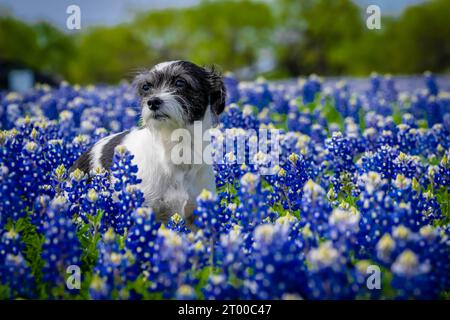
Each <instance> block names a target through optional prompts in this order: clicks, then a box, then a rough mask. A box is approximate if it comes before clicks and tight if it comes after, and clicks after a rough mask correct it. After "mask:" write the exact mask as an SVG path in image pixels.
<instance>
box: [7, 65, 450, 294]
mask: <svg viewBox="0 0 450 320" xmlns="http://www.w3.org/2000/svg"><path fill="white" fill-rule="evenodd" d="M416 80H418V81H416ZM369 81H370V83H369V89H368V90H367V89H366V87H367V86H365V85H363V82H361V81H348V82H343V81H337V82H336V81H334V80H331V79H330V80H327V86H326V87H324V86H323V85H322V81H321V80H320V79H319V78H317V77H316V76H311V77H310V78H309V79H306V80H300V81H286V82H278V83H273V82H268V81H266V80H264V79H259V80H258V81H254V82H245V83H244V82H239V81H238V80H237V78H236V77H234V76H233V75H227V76H226V77H225V83H226V86H227V91H228V95H227V103H226V104H227V106H226V111H225V112H224V113H223V114H222V115H221V116H220V124H219V126H218V127H217V128H216V129H215V132H216V133H220V135H219V134H218V135H217V136H214V137H213V139H212V147H213V149H214V150H213V151H214V152H213V155H214V156H215V158H214V170H215V175H216V187H217V188H216V190H210V191H206V190H205V191H203V192H202V193H201V194H200V196H199V198H198V201H197V208H196V209H195V210H194V217H195V222H194V224H193V225H190V224H189V223H187V221H185V220H184V219H183V218H182V217H181V215H180V214H182V213H181V212H180V213H179V214H174V215H173V216H172V217H171V218H170V219H169V221H168V222H167V224H166V225H161V223H160V222H159V221H158V220H157V217H156V215H155V214H154V213H153V212H152V211H151V209H150V208H144V207H143V206H144V197H143V194H142V192H141V191H140V190H139V183H140V181H139V179H138V177H137V170H138V169H137V166H136V165H135V164H134V163H133V156H132V155H131V154H130V153H129V152H128V151H127V150H125V148H123V147H120V146H119V147H118V148H117V149H116V150H115V154H114V160H113V164H112V168H111V170H104V169H100V168H96V169H95V170H93V172H90V173H89V174H88V175H85V174H84V173H82V172H81V171H79V170H75V171H73V172H69V170H68V168H70V167H71V166H72V164H73V162H74V161H75V160H76V159H77V158H78V157H79V156H80V155H81V154H82V153H83V152H85V151H86V150H87V149H88V148H89V147H90V146H92V144H93V143H95V141H98V140H99V139H101V138H102V137H105V136H106V135H107V134H109V133H110V132H113V133H114V132H119V131H121V130H125V129H129V128H130V127H132V126H135V125H136V123H137V120H138V117H139V102H138V99H137V97H136V96H135V94H134V92H133V89H132V87H131V86H130V85H129V84H126V83H121V84H120V85H118V86H114V87H112V86H86V87H81V86H76V85H75V86H72V85H69V84H68V83H61V84H60V85H59V86H56V87H54V88H50V87H48V86H45V85H44V86H41V85H38V86H36V87H35V88H34V89H33V90H30V91H29V92H27V93H26V94H19V93H11V92H1V93H0V128H1V129H2V130H3V131H1V132H0V184H1V188H0V199H1V201H0V211H1V214H0V294H3V296H4V297H5V298H12V299H14V298H40V297H48V298H67V297H74V298H85V297H88V296H89V297H90V298H92V299H150V298H177V299H197V298H206V299H274V298H275V299H290V298H295V299H298V298H300V299H303V298H304V299H353V298H363V299H365V298H372V299H386V298H388V299H390V298H396V299H411V298H413V299H436V298H442V297H445V295H443V293H445V292H447V291H448V290H449V288H450V280H449V277H448V274H449V273H450V270H449V268H450V263H449V254H448V249H449V246H450V243H449V239H448V234H449V226H448V208H449V206H448V203H447V202H448V193H449V192H450V189H449V186H450V183H449V181H450V173H449V165H448V162H449V161H448V159H449V149H450V131H449V130H450V125H449V124H450V121H449V119H450V98H449V95H448V92H446V90H447V89H446V88H447V86H446V84H445V79H444V80H442V81H443V82H442V83H443V85H441V82H440V83H439V86H438V84H437V81H436V78H435V77H434V76H432V75H431V74H428V73H427V74H425V76H424V78H419V79H414V78H408V79H407V80H406V84H408V86H407V87H408V89H407V91H405V92H399V91H398V90H397V88H402V87H405V86H404V85H403V84H400V81H403V80H398V79H397V78H394V77H390V76H386V77H380V76H378V75H373V76H372V77H371V79H370V80H369ZM420 83H422V84H423V85H424V87H423V88H420V87H418V86H417V85H418V84H420ZM409 87H411V88H409ZM365 90H367V91H365ZM259 129H269V131H270V130H274V129H279V131H278V134H275V131H270V133H269V137H268V139H271V138H274V141H276V142H279V147H276V146H270V147H269V148H268V149H267V150H259V152H253V153H252V152H250V151H252V150H250V145H251V144H257V143H258V142H259V139H262V138H264V135H263V134H262V133H261V132H263V131H260V130H259ZM241 140H243V141H244V142H245V144H244V150H243V151H244V152H238V151H240V150H238V148H239V142H241ZM223 144H229V145H228V146H232V147H233V148H231V149H230V150H226V151H225V152H221V151H222V150H223V148H222V149H221V145H223ZM275 165H277V166H275ZM268 169H270V170H268ZM189 222H190V221H189ZM73 264H75V265H78V266H80V267H81V268H82V271H83V274H87V275H88V276H87V277H86V278H83V277H82V279H83V281H84V282H83V284H82V289H81V290H80V291H79V290H69V289H68V288H67V286H66V284H65V280H66V277H67V275H68V274H67V273H66V268H67V267H68V266H69V265H73ZM371 265H377V266H379V267H380V268H381V269H382V272H383V279H384V282H383V285H382V289H381V290H368V288H367V287H366V280H367V270H368V267H369V266H371ZM69 293H70V294H71V295H70V296H69V295H68V294H69ZM3 296H2V297H3Z"/></svg>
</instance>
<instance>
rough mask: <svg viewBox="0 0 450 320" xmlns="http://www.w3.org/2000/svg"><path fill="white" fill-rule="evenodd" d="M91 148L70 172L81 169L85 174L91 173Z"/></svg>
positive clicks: (75, 163) (74, 164)
mask: <svg viewBox="0 0 450 320" xmlns="http://www.w3.org/2000/svg"><path fill="white" fill-rule="evenodd" d="M91 150H92V147H90V148H89V149H88V150H87V151H86V152H85V153H83V154H82V155H81V156H80V157H79V158H78V159H77V160H76V161H75V162H74V163H73V165H72V166H71V167H70V170H69V172H73V171H75V169H80V170H81V171H83V172H84V173H85V174H89V172H90V171H91Z"/></svg>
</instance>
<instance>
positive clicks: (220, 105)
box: [207, 67, 227, 116]
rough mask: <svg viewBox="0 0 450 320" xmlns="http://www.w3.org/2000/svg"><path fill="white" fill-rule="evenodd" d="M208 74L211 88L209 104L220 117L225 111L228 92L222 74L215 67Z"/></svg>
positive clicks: (208, 70)
mask: <svg viewBox="0 0 450 320" xmlns="http://www.w3.org/2000/svg"><path fill="white" fill-rule="evenodd" d="M207 72H208V73H209V76H208V77H209V83H210V88H211V91H210V94H209V104H210V105H211V110H212V112H214V114H215V115H217V116H218V115H219V114H221V113H222V112H223V110H224V109H225V98H226V94H227V92H226V88H225V84H224V82H223V77H222V74H221V73H220V72H218V71H217V70H216V69H215V68H214V67H211V68H209V69H207Z"/></svg>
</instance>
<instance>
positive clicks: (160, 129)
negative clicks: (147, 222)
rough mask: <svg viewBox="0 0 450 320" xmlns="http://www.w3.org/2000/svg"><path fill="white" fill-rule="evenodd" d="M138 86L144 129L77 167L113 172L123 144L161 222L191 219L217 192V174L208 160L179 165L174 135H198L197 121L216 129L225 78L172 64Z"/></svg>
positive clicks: (103, 143) (104, 143)
mask: <svg viewBox="0 0 450 320" xmlns="http://www.w3.org/2000/svg"><path fill="white" fill-rule="evenodd" d="M134 87H135V88H136V90H137V92H138V94H139V98H140V104H141V109H142V114H141V116H142V123H143V126H142V127H141V128H134V129H132V130H129V131H125V132H121V133H117V134H114V135H110V136H108V137H105V138H103V139H101V140H100V141H98V142H97V143H96V144H95V145H93V146H92V147H91V148H90V149H89V150H88V151H87V152H86V153H85V154H83V155H82V156H81V157H80V158H79V159H78V160H77V161H76V162H75V163H74V165H73V167H72V169H75V168H79V169H80V170H82V171H84V172H85V173H89V172H92V170H94V169H96V168H98V167H100V168H105V169H108V170H109V169H110V167H111V165H112V161H113V155H114V149H115V147H116V146H118V145H123V146H125V147H126V148H127V150H128V151H129V152H131V154H133V155H134V159H133V162H134V163H135V164H136V165H137V166H138V173H137V175H138V178H140V179H141V180H142V182H141V183H140V185H139V186H138V187H139V189H140V190H141V191H142V192H143V193H144V196H145V204H146V205H147V206H149V207H151V208H152V209H153V211H155V212H156V214H157V216H158V218H159V219H161V220H162V221H167V219H168V218H169V217H170V216H171V215H172V214H174V213H178V214H180V215H182V216H184V218H185V219H186V220H187V221H188V222H189V221H192V216H191V214H192V211H193V209H194V208H195V203H196V198H197V196H198V195H199V194H200V192H201V191H202V190H203V189H208V190H210V191H211V192H214V191H215V180H214V172H213V169H212V167H211V166H210V165H208V164H205V163H204V161H202V163H201V164H192V163H191V164H186V163H183V164H175V163H174V162H173V161H172V159H171V154H172V149H173V148H174V146H175V145H176V144H177V143H178V142H179V141H172V140H173V139H172V138H171V134H172V132H173V131H174V130H176V129H180V128H182V129H186V130H188V132H189V133H191V134H192V136H193V134H194V132H193V131H194V128H193V127H194V122H197V121H201V122H202V123H201V124H202V130H203V132H204V131H205V130H208V129H210V128H211V127H212V126H213V124H214V123H215V122H216V120H217V116H218V115H219V114H220V113H221V112H222V111H223V110H224V108H225V95H226V92H225V86H224V83H223V79H222V77H221V75H220V74H218V73H217V72H215V71H214V70H208V69H205V68H202V67H199V66H197V65H195V64H193V63H191V62H187V61H170V62H164V63H160V64H158V65H156V66H155V67H153V68H152V69H150V70H148V71H145V72H143V73H140V74H139V75H137V76H136V78H135V80H134ZM197 123H198V122H197ZM197 139H198V137H197ZM200 139H201V137H200ZM192 143H193V139H192ZM188 147H189V148H193V146H192V145H189V146H188ZM194 152H195V151H193V152H192V154H194Z"/></svg>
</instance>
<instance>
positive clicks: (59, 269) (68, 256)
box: [41, 196, 82, 294]
mask: <svg viewBox="0 0 450 320" xmlns="http://www.w3.org/2000/svg"><path fill="white" fill-rule="evenodd" d="M67 210H68V203H67V200H66V199H65V198H64V197H62V196H59V197H57V198H55V199H54V200H53V201H52V203H51V204H50V207H49V208H48V210H47V216H46V218H45V222H44V227H43V228H44V239H45V241H44V243H43V245H42V254H41V257H42V260H43V261H44V267H43V269H42V279H43V281H44V282H46V283H47V284H48V286H49V288H51V287H53V286H57V287H62V288H63V289H65V288H66V283H65V280H66V276H67V273H66V270H67V268H68V267H69V266H72V265H74V266H78V267H80V268H81V260H80V259H81V252H82V249H81V244H80V242H79V240H78V237H77V232H76V226H75V224H74V223H73V222H72V221H71V220H70V218H68V217H67V214H66V211H67ZM68 290H69V289H68ZM74 291H77V290H76V289H74ZM50 294H52V293H50Z"/></svg>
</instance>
